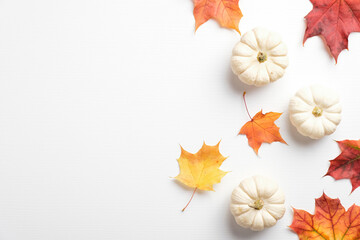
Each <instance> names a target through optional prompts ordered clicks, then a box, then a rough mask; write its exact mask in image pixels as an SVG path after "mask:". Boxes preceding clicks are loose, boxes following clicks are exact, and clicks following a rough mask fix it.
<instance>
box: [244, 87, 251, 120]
mask: <svg viewBox="0 0 360 240" xmlns="http://www.w3.org/2000/svg"><path fill="white" fill-rule="evenodd" d="M245 95H246V92H244V94H243V98H244V103H245V108H246V112H247V114H248V116H249V118H250V119H251V121H252V120H253V118H252V117H251V115H250V113H249V109H248V107H247V104H246V99H245Z"/></svg>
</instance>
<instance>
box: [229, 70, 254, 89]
mask: <svg viewBox="0 0 360 240" xmlns="http://www.w3.org/2000/svg"><path fill="white" fill-rule="evenodd" d="M227 80H228V82H229V85H230V87H231V89H233V90H234V91H235V92H237V93H239V94H240V95H242V94H243V93H244V92H247V93H250V92H252V91H255V90H257V89H258V88H257V87H255V86H251V85H247V84H245V83H243V82H242V81H241V80H240V79H239V78H238V77H237V76H236V75H235V74H234V73H233V72H232V70H231V68H230V67H229V68H228V74H227Z"/></svg>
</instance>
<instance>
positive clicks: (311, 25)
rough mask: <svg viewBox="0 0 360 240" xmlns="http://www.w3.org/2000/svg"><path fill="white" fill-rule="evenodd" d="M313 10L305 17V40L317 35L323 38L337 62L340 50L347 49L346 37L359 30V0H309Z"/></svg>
mask: <svg viewBox="0 0 360 240" xmlns="http://www.w3.org/2000/svg"><path fill="white" fill-rule="evenodd" d="M310 1H311V3H312V4H313V5H314V8H313V10H312V11H311V12H310V13H309V14H308V15H307V16H306V17H305V18H306V21H307V28H306V32H305V37H304V43H305V41H306V40H307V39H308V38H310V37H314V36H317V35H320V36H322V37H323V38H324V40H325V42H326V44H327V45H328V47H329V48H330V52H331V55H332V56H333V57H334V58H335V61H336V62H337V59H338V56H339V54H340V52H341V51H342V50H344V49H348V37H349V34H350V33H352V32H359V31H360V1H359V0H310Z"/></svg>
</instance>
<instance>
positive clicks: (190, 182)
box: [175, 142, 227, 211]
mask: <svg viewBox="0 0 360 240" xmlns="http://www.w3.org/2000/svg"><path fill="white" fill-rule="evenodd" d="M219 145H220V142H219V143H218V144H217V145H215V146H208V145H206V144H205V143H204V144H203V146H202V147H201V149H200V150H199V151H198V152H197V153H195V154H192V153H189V152H187V151H185V150H184V149H183V148H182V147H181V155H180V158H179V159H178V160H177V161H178V163H179V167H180V174H179V175H178V176H176V177H175V179H177V180H178V181H180V182H181V183H183V184H185V185H186V186H188V187H191V188H194V191H193V194H192V196H191V198H190V201H189V202H188V203H187V205H186V206H185V207H184V208H183V210H182V211H184V210H185V209H186V208H187V206H188V205H189V203H190V202H191V200H192V199H193V197H194V194H195V192H196V190H198V189H200V190H205V191H214V189H213V185H214V184H216V183H219V182H220V181H221V179H222V178H223V177H224V176H225V175H226V174H227V172H224V171H222V170H220V169H219V167H220V166H221V164H222V163H223V162H224V161H225V159H226V157H224V156H223V155H221V153H220V151H219Z"/></svg>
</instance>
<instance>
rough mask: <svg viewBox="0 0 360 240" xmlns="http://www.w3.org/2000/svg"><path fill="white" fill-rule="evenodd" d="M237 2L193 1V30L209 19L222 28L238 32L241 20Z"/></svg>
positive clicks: (217, 0)
mask: <svg viewBox="0 0 360 240" xmlns="http://www.w3.org/2000/svg"><path fill="white" fill-rule="evenodd" d="M242 16H243V15H242V13H241V10H240V8H239V0H194V17H195V29H196V30H197V29H198V28H199V27H200V26H201V25H202V24H204V23H205V22H207V21H208V20H209V19H211V18H213V19H215V20H216V21H217V22H218V23H219V24H220V25H221V26H222V27H225V28H231V29H235V30H236V31H237V32H239V33H240V31H239V22H240V19H241V18H242Z"/></svg>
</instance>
